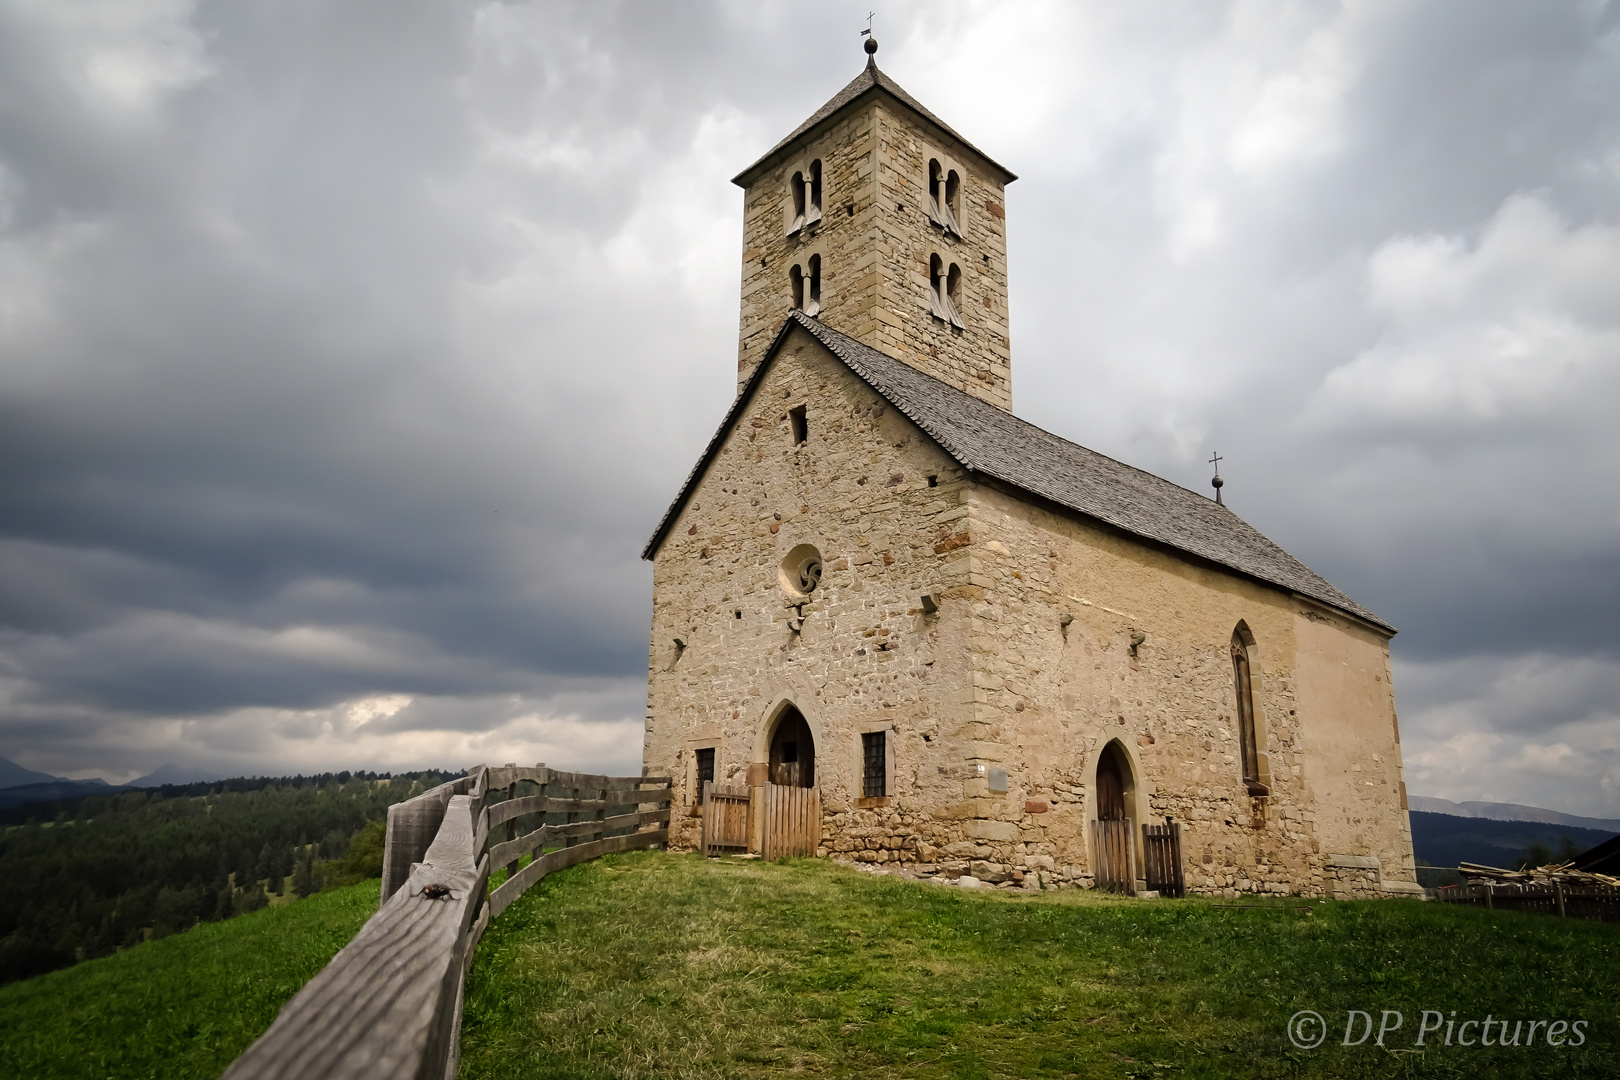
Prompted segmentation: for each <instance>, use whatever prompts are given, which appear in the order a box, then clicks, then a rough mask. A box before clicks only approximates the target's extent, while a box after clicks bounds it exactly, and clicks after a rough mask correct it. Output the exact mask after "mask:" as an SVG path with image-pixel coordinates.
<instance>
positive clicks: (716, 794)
mask: <svg viewBox="0 0 1620 1080" xmlns="http://www.w3.org/2000/svg"><path fill="white" fill-rule="evenodd" d="M747 850H748V789H747V788H746V787H727V786H724V785H720V784H716V783H715V782H714V781H713V780H705V781H704V782H703V854H705V855H723V854H733V853H741V852H744V851H747Z"/></svg>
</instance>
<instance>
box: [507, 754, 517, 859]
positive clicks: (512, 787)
mask: <svg viewBox="0 0 1620 1080" xmlns="http://www.w3.org/2000/svg"><path fill="white" fill-rule="evenodd" d="M506 767H507V768H508V769H516V768H517V762H515V761H508V762H507V763H506ZM517 792H518V782H517V779H516V777H514V778H513V780H512V782H511V783H510V784H507V785H506V797H507V798H508V799H515V798H517ZM517 834H518V819H517V818H513V819H512V820H511V821H508V822H507V823H506V838H507V839H508V840H516V839H517ZM517 871H518V861H517V860H516V859H513V860H512V861H511V862H509V863H507V864H506V876H507V877H511V876H512V875H513V874H515V873H517Z"/></svg>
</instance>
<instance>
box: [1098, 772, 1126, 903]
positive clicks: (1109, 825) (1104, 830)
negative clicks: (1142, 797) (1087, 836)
mask: <svg viewBox="0 0 1620 1080" xmlns="http://www.w3.org/2000/svg"><path fill="white" fill-rule="evenodd" d="M1099 786H1101V785H1099ZM1131 831H1132V830H1131V820H1130V819H1129V818H1125V819H1124V820H1122V821H1093V822H1092V823H1091V857H1092V859H1093V860H1094V865H1093V866H1092V868H1091V873H1092V876H1093V878H1095V879H1096V883H1097V888H1099V889H1106V890H1108V891H1109V892H1117V893H1125V894H1127V895H1131V894H1134V893H1135V892H1136V855H1135V852H1134V851H1132V850H1131Z"/></svg>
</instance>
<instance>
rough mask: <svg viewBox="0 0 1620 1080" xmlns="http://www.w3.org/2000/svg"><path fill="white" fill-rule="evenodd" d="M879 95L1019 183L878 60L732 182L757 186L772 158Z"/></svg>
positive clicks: (1003, 179)
mask: <svg viewBox="0 0 1620 1080" xmlns="http://www.w3.org/2000/svg"><path fill="white" fill-rule="evenodd" d="M876 91H883V92H886V93H888V94H889V95H890V96H891V97H893V98H895V99H896V100H897V101H899V102H900V103H901V104H903V105H904V106H906V108H908V109H910V110H912V111H913V112H915V113H916V114H917V115H919V116H921V117H922V118H923V119H925V120H927V121H928V122H929V123H930V124H933V125H934V126H935V127H937V128H939V130H941V131H943V132H944V133H945V134H947V135H949V136H950V137H951V138H953V139H955V140H956V141H957V142H959V143H961V144H962V145H963V146H965V147H966V148H967V149H969V150H971V151H973V152H974V153H975V154H977V155H979V157H981V158H983V159H984V160H985V162H986V163H987V164H989V165H991V166H993V167H995V168H996V169H999V170H1001V182H1002V183H1003V184H1010V183H1012V182H1013V181H1014V180H1016V179H1018V177H1017V176H1016V175H1014V173H1013V172H1012V171H1011V170H1010V169H1008V168H1007V167H1006V166H1005V165H1002V164H1001V163H1000V162H998V161H996V160H995V159H994V158H992V157H991V156H990V155H988V154H986V153H985V152H984V151H983V150H980V149H979V148H978V147H977V146H974V145H973V144H972V143H970V142H968V141H967V140H966V139H964V138H962V136H961V135H959V134H958V133H957V132H956V130H955V129H953V128H952V127H951V125H949V124H947V123H946V122H945V121H943V120H941V119H940V118H939V117H937V116H935V115H934V114H933V113H931V112H929V111H928V110H927V109H926V108H924V107H923V105H922V103H921V102H919V101H918V100H917V99H916V98H914V97H912V96H911V95H910V94H908V93H906V92H905V90H904V89H903V88H902V87H901V86H900V84H899V83H897V82H895V81H894V80H893V79H891V78H889V77H888V76H887V75H885V74H883V72H881V71H879V70H878V66H877V62H876V60H874V59H868V60H867V63H866V68H865V70H863V71H862V72H861V73H860V74H859V75H857V76H855V78H854V79H853V80H851V82H850V84H849V85H848V86H846V87H844V88H843V89H842V90H840V91H838V93H836V94H834V95H833V96H832V98H831V99H830V100H829V101H828V102H827V104H825V105H823V106H822V107H821V108H819V109H817V110H816V111H815V112H813V113H811V114H810V119H808V120H806V121H805V122H804V123H802V124H800V125H799V126H798V127H796V128H794V129H793V132H792V134H790V135H789V136H788V137H787V138H785V139H783V140H782V141H781V142H779V143H777V144H776V145H775V146H773V147H771V149H770V151H769V152H768V153H767V154H765V155H764V156H763V157H761V158H760V159H759V160H758V161H756V162H754V163H753V164H752V165H750V166H748V168H746V169H744V170H743V171H742V172H740V173H738V174H737V175H736V176H735V177H733V178H732V181H731V182H732V183H733V184H736V185H737V186H739V187H747V186H748V185H749V184H751V183H753V182H754V178H755V177H756V176H758V175H759V173H760V172H761V171H763V169H764V167H765V166H766V165H767V164H768V163H769V162H770V161H771V160H772V159H773V158H775V157H776V156H777V155H778V154H780V153H781V152H782V151H783V150H785V149H786V148H787V147H789V146H791V145H793V144H794V143H795V142H797V141H798V140H799V139H801V138H802V137H804V136H805V135H806V134H808V133H809V132H810V131H811V129H813V128H815V127H817V126H818V125H820V124H821V123H823V122H824V121H826V120H829V119H831V117H832V115H833V114H834V113H836V112H838V111H839V110H840V109H842V108H843V107H844V106H846V105H848V104H850V103H851V102H853V101H855V100H857V99H859V98H861V97H863V96H865V95H866V94H869V93H873V92H876Z"/></svg>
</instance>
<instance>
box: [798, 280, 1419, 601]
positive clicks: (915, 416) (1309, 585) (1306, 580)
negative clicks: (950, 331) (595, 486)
mask: <svg viewBox="0 0 1620 1080" xmlns="http://www.w3.org/2000/svg"><path fill="white" fill-rule="evenodd" d="M793 317H797V318H798V321H799V323H800V325H802V326H804V328H805V329H806V330H808V331H809V332H810V333H811V334H813V335H814V336H815V337H816V339H817V340H819V341H820V342H821V343H822V344H823V345H826V346H827V347H828V349H829V350H831V351H832V352H833V354H834V355H836V356H837V357H838V358H839V359H840V360H842V361H843V362H844V364H845V365H846V366H848V367H849V368H850V369H851V370H853V371H854V372H855V373H856V374H857V375H858V376H860V377H861V379H862V380H863V381H864V382H866V383H867V384H868V385H869V386H871V387H872V388H873V389H874V390H876V391H877V392H878V393H880V394H882V395H883V397H884V399H885V400H887V401H888V402H889V403H890V404H891V405H893V406H894V407H895V408H896V409H898V410H899V411H900V412H901V413H903V414H904V415H905V416H906V417H907V418H908V419H910V420H911V421H912V422H913V423H915V424H916V425H917V426H918V427H919V428H921V429H922V430H923V431H924V432H925V433H927V435H928V436H929V437H930V438H931V439H933V440H934V441H935V442H936V443H938V444H939V445H940V447H941V448H942V449H944V450H945V452H946V453H948V454H950V456H951V457H952V458H953V459H955V460H956V461H957V462H958V463H959V464H961V465H963V466H964V467H966V468H968V469H971V470H973V471H976V472H981V473H984V474H985V475H987V476H991V477H994V478H995V479H998V480H1001V481H1003V482H1005V483H1009V484H1012V485H1013V486H1015V487H1018V488H1020V489H1021V490H1024V491H1027V492H1029V493H1031V494H1033V495H1037V496H1039V497H1041V498H1043V499H1049V500H1051V501H1053V502H1056V503H1058V504H1059V505H1061V506H1066V507H1067V508H1069V509H1070V510H1074V511H1076V512H1078V513H1081V514H1084V515H1086V516H1087V517H1090V518H1094V519H1096V520H1098V521H1101V522H1103V523H1105V524H1107V525H1111V526H1113V527H1115V528H1119V529H1123V530H1125V531H1126V532H1129V533H1131V534H1133V535H1135V536H1139V537H1142V538H1144V539H1148V540H1152V541H1154V542H1156V543H1161V544H1166V545H1168V546H1170V547H1172V548H1175V549H1176V550H1179V551H1182V552H1184V553H1187V554H1191V555H1196V556H1198V557H1200V558H1203V559H1207V560H1209V561H1210V562H1213V563H1215V564H1216V565H1219V566H1224V567H1226V568H1227V569H1229V570H1236V571H1238V572H1239V573H1243V574H1246V575H1248V576H1250V577H1254V578H1257V579H1259V580H1261V581H1265V582H1267V583H1269V584H1271V585H1274V586H1279V587H1283V588H1287V589H1290V590H1292V591H1295V592H1299V593H1302V594H1304V595H1305V596H1308V597H1311V598H1312V599H1314V600H1317V601H1319V602H1321V603H1325V604H1328V605H1330V606H1332V607H1335V608H1339V609H1340V610H1342V611H1347V612H1349V613H1350V614H1353V615H1355V616H1357V617H1358V618H1362V619H1366V620H1368V621H1370V622H1372V623H1374V624H1376V625H1378V626H1381V627H1384V628H1385V629H1388V630H1390V631H1391V632H1393V631H1394V629H1395V628H1394V627H1393V626H1391V625H1390V624H1389V623H1387V622H1385V621H1384V620H1383V619H1381V618H1379V617H1378V616H1377V615H1374V614H1373V613H1372V612H1371V611H1369V610H1367V609H1366V608H1364V607H1362V606H1361V605H1360V604H1358V603H1356V601H1355V600H1353V599H1352V598H1351V597H1350V596H1349V595H1347V594H1346V593H1344V592H1343V591H1342V590H1340V589H1339V588H1337V587H1336V586H1335V585H1334V584H1333V583H1332V582H1330V581H1328V580H1327V579H1326V578H1324V577H1322V575H1320V574H1318V573H1317V572H1316V571H1314V570H1312V569H1311V568H1310V567H1308V566H1306V565H1305V564H1304V563H1302V562H1300V561H1299V560H1298V559H1296V558H1295V557H1294V556H1292V555H1290V554H1289V553H1288V552H1287V551H1286V550H1285V549H1284V548H1283V547H1282V546H1281V545H1279V544H1278V543H1277V542H1276V541H1274V540H1272V539H1270V538H1269V537H1267V536H1266V535H1265V534H1264V533H1262V532H1261V531H1260V530H1259V529H1256V528H1255V527H1254V526H1253V525H1251V524H1250V523H1249V522H1247V521H1245V520H1243V518H1241V517H1239V516H1238V515H1237V514H1236V513H1235V512H1234V511H1233V510H1232V508H1231V507H1228V506H1224V505H1222V504H1220V503H1217V502H1215V501H1214V500H1213V499H1210V498H1208V497H1207V496H1205V495H1203V494H1201V493H1199V492H1196V491H1193V490H1192V489H1191V488H1186V487H1183V486H1182V485H1180V484H1177V483H1175V482H1173V481H1170V480H1166V479H1165V478H1164V477H1162V476H1159V475H1157V474H1156V473H1151V472H1148V471H1147V470H1146V469H1142V468H1138V467H1137V466H1135V465H1130V464H1127V463H1126V462H1123V461H1119V460H1118V459H1116V458H1112V457H1109V456H1108V455H1107V454H1103V453H1100V452H1098V451H1096V450H1093V449H1091V448H1090V447H1087V446H1082V445H1081V444H1079V443H1077V442H1074V441H1073V440H1071V439H1066V438H1064V437H1063V436H1061V435H1059V434H1057V433H1056V432H1052V431H1047V430H1046V429H1045V428H1043V427H1041V426H1039V425H1038V424H1034V423H1031V422H1030V421H1028V420H1025V419H1024V418H1023V417H1020V416H1017V415H1016V414H1014V413H1011V412H1008V411H1006V410H1005V409H1002V408H999V407H998V406H995V405H992V404H990V403H989V402H987V401H984V400H982V399H980V398H976V397H974V396H973V395H971V394H969V393H967V392H966V391H965V390H962V389H959V388H958V387H955V386H952V385H951V384H950V383H948V382H945V381H944V380H942V379H939V378H937V377H935V376H933V375H930V374H929V373H928V372H926V371H922V370H920V369H917V368H914V367H912V366H911V365H909V364H906V363H905V361H903V360H899V359H896V358H895V357H892V356H888V355H886V354H884V353H881V352H878V351H877V350H876V349H874V348H872V347H871V346H870V345H867V344H865V343H864V342H861V341H858V340H856V339H855V338H852V337H850V336H849V335H847V334H844V333H842V332H840V331H838V330H834V329H833V328H832V327H830V326H828V325H826V324H825V323H823V322H820V321H819V320H815V319H811V318H809V317H807V316H804V315H803V313H802V312H794V313H793V316H792V317H790V318H789V320H788V321H789V322H791V321H793ZM847 352H853V353H855V354H856V356H855V357H851V356H849V355H846V353H847ZM862 354H865V355H867V356H870V357H873V358H876V360H877V362H878V363H880V364H886V365H899V366H900V367H902V368H904V376H903V377H905V378H910V377H916V378H920V379H925V380H927V381H928V382H930V383H933V384H935V385H937V386H938V387H939V388H941V389H944V390H946V391H948V392H949V393H950V394H953V395H958V396H959V400H958V401H957V402H956V404H957V405H959V406H960V405H966V406H967V407H968V408H969V409H972V410H978V411H981V412H982V414H983V417H984V418H990V419H993V420H994V422H995V423H999V424H1005V423H1006V422H1007V421H1009V420H1010V421H1013V422H1015V423H1016V425H1017V426H1018V428H1019V429H1021V430H1024V431H1027V432H1031V433H1034V434H1035V435H1036V436H1038V437H1039V438H1041V439H1046V440H1051V441H1053V442H1055V443H1058V444H1061V446H1063V447H1066V448H1069V449H1070V450H1071V451H1080V452H1081V453H1083V454H1085V455H1086V456H1087V457H1089V458H1091V459H1093V461H1094V462H1102V463H1106V464H1107V465H1109V466H1112V467H1114V468H1116V469H1121V470H1126V471H1128V472H1129V473H1131V474H1132V475H1134V476H1135V477H1138V478H1142V479H1146V480H1149V481H1152V483H1153V485H1154V486H1155V487H1157V488H1159V489H1160V491H1162V492H1164V493H1167V494H1168V493H1170V492H1174V493H1175V497H1176V498H1177V499H1180V500H1197V501H1196V503H1192V502H1188V503H1186V505H1187V506H1188V507H1192V506H1196V507H1197V508H1198V511H1197V512H1198V513H1200V514H1206V515H1207V514H1212V513H1214V514H1215V516H1217V517H1223V518H1225V519H1227V520H1228V521H1229V522H1230V525H1229V526H1228V527H1229V528H1232V529H1234V530H1235V531H1236V532H1237V533H1238V534H1240V535H1237V536H1231V537H1228V538H1227V540H1228V543H1224V544H1223V543H1217V542H1215V541H1214V540H1211V541H1210V542H1209V543H1207V544H1203V545H1195V544H1194V543H1192V542H1191V541H1189V540H1187V539H1185V538H1183V539H1181V540H1179V541H1178V540H1176V539H1174V538H1173V537H1172V536H1168V535H1160V534H1159V530H1151V529H1149V528H1146V527H1144V526H1143V525H1141V524H1139V523H1136V522H1133V521H1131V520H1130V515H1129V514H1122V513H1113V514H1110V513H1107V512H1105V511H1103V510H1101V509H1098V508H1095V507H1090V508H1088V507H1085V506H1080V505H1076V502H1075V501H1074V500H1073V499H1065V498H1063V497H1061V495H1060V494H1058V493H1057V492H1055V491H1052V490H1046V491H1043V490H1041V487H1042V485H1040V484H1038V483H1032V482H1031V480H1030V479H1029V478H1026V477H1019V476H1012V475H1006V474H1007V473H1008V472H1012V471H1015V470H1010V469H1007V468H1005V467H1004V463H1000V464H1001V466H1002V467H998V461H997V459H995V458H994V457H993V456H987V457H985V458H983V459H980V458H979V455H977V454H974V453H973V452H972V451H971V450H967V451H964V448H962V447H961V446H960V445H959V444H958V445H953V443H955V440H954V439H952V438H950V436H949V435H948V434H947V433H946V432H944V431H943V430H941V425H940V424H938V423H935V422H932V421H931V418H929V417H926V416H922V415H919V412H920V410H918V409H915V408H908V407H907V406H906V404H905V403H902V402H900V401H896V400H895V394H896V392H897V391H898V390H900V389H901V388H896V387H886V386H884V385H880V384H882V383H884V382H886V381H887V380H885V379H883V378H882V377H881V376H878V375H877V373H875V372H871V371H867V370H863V367H864V366H865V365H863V364H862V362H861V361H862V358H863V357H862ZM1070 464H1071V465H1072V464H1073V463H1072V462H1071V463H1070ZM1139 482H1140V481H1139ZM1093 483H1094V484H1096V485H1110V484H1112V485H1117V484H1118V483H1119V480H1118V479H1116V478H1110V477H1096V478H1093ZM1046 486H1048V487H1052V486H1054V485H1050V484H1048V485H1046ZM1142 486H1144V487H1145V486H1146V485H1142ZM1114 501H1116V502H1119V501H1120V500H1118V499H1116V500H1114ZM1121 505H1124V504H1123V503H1121ZM1206 524H1210V523H1209V522H1206ZM1257 544H1258V545H1259V546H1263V547H1264V549H1266V550H1267V551H1268V552H1269V553H1274V554H1273V555H1271V561H1273V562H1282V563H1283V565H1282V566H1280V567H1278V568H1275V569H1274V571H1273V572H1272V573H1269V574H1268V573H1262V572H1260V570H1258V569H1256V568H1255V567H1253V566H1243V565H1239V563H1238V562H1237V554H1238V550H1237V549H1241V548H1243V547H1248V548H1251V549H1252V548H1254V547H1256V546H1257ZM1201 548H1202V550H1201ZM1221 548H1227V549H1228V550H1226V551H1222V550H1220V549H1221ZM1278 556H1280V559H1278V558H1277V557H1278ZM1288 564H1292V565H1291V566H1289V565H1288ZM1294 568H1297V570H1298V571H1301V572H1303V580H1299V581H1293V582H1287V581H1281V580H1278V578H1279V577H1283V576H1296V575H1295V574H1294V573H1293V569H1294Z"/></svg>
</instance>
